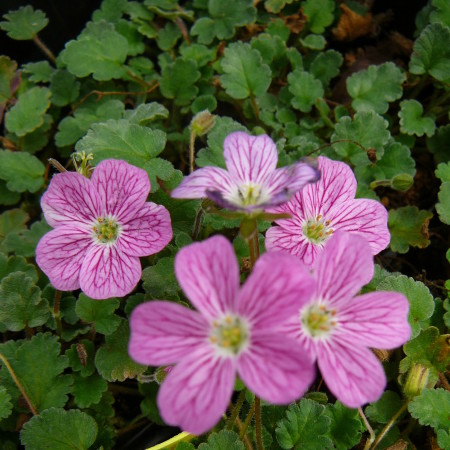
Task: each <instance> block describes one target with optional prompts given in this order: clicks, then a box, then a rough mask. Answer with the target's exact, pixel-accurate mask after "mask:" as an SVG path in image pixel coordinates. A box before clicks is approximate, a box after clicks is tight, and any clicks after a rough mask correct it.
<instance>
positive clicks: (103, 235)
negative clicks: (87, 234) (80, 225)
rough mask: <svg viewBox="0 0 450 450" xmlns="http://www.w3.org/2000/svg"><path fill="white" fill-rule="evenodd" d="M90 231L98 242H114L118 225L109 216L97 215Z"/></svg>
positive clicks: (117, 233) (118, 229) (117, 235)
mask: <svg viewBox="0 0 450 450" xmlns="http://www.w3.org/2000/svg"><path fill="white" fill-rule="evenodd" d="M92 231H93V232H94V236H95V238H96V239H97V241H98V242H101V243H102V244H114V242H116V240H117V238H118V237H119V232H120V225H119V224H118V223H117V222H116V221H115V220H114V219H112V218H110V217H98V218H97V220H96V221H95V222H94V225H93V227H92Z"/></svg>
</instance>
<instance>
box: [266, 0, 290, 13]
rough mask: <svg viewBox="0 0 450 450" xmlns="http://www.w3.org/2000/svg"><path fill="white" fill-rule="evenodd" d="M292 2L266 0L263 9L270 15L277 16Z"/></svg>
mask: <svg viewBox="0 0 450 450" xmlns="http://www.w3.org/2000/svg"><path fill="white" fill-rule="evenodd" d="M292 2H293V0H266V1H265V2H264V7H265V8H266V9H267V11H269V12H270V13H274V14H278V13H279V12H280V11H281V10H282V9H283V8H284V7H285V6H286V5H287V4H291V3H292Z"/></svg>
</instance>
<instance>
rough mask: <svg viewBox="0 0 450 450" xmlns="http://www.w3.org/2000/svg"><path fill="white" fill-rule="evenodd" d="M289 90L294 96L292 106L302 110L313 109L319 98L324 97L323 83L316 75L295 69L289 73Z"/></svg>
mask: <svg viewBox="0 0 450 450" xmlns="http://www.w3.org/2000/svg"><path fill="white" fill-rule="evenodd" d="M288 85H289V92H290V93H291V94H292V95H293V96H294V97H293V98H292V100H291V103H292V106H293V107H294V108H296V109H299V110H300V111H302V112H309V111H311V109H312V107H313V106H314V103H315V102H316V100H317V99H318V98H321V97H323V87H322V83H321V82H320V81H319V80H317V79H316V78H315V77H314V75H312V74H310V73H309V72H305V71H304V70H302V69H295V70H294V71H293V72H291V73H290V74H289V75H288Z"/></svg>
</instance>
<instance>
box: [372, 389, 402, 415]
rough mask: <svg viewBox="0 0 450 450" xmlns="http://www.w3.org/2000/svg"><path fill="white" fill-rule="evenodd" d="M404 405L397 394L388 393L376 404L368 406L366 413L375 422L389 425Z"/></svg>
mask: <svg viewBox="0 0 450 450" xmlns="http://www.w3.org/2000/svg"><path fill="white" fill-rule="evenodd" d="M402 404H403V402H402V399H401V398H400V396H399V395H398V394H397V393H396V392H393V391H386V392H384V393H383V395H382V396H381V397H380V398H379V399H378V400H377V401H376V402H374V403H371V404H370V405H368V406H367V408H366V409H365V411H364V412H365V413H366V416H367V418H368V419H370V420H372V421H374V422H377V423H388V422H389V421H390V420H391V419H392V417H393V416H394V414H395V413H396V412H397V411H398V410H399V409H400V408H401V406H402Z"/></svg>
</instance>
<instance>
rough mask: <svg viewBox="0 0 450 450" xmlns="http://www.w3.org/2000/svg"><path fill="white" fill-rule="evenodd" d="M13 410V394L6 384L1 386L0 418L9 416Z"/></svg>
mask: <svg viewBox="0 0 450 450" xmlns="http://www.w3.org/2000/svg"><path fill="white" fill-rule="evenodd" d="M12 410H13V405H12V403H11V396H10V395H9V393H8V391H7V390H6V388H5V387H4V386H0V420H1V419H6V418H7V417H9V416H10V415H11V413H12Z"/></svg>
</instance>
